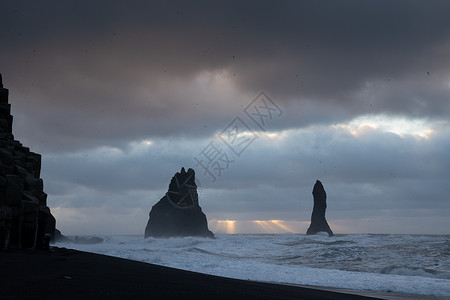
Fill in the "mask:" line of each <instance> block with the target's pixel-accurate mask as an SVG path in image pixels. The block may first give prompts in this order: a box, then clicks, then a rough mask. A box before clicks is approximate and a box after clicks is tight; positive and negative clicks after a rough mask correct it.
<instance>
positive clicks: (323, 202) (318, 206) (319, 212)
mask: <svg viewBox="0 0 450 300" xmlns="http://www.w3.org/2000/svg"><path fill="white" fill-rule="evenodd" d="M312 194H313V197H314V208H313V212H312V215H311V225H310V226H309V228H308V231H306V234H317V233H318V232H327V233H328V236H333V231H331V228H330V226H329V225H328V222H327V220H326V219H325V210H326V209H327V193H326V192H325V189H324V188H323V185H322V182H320V181H319V180H317V181H316V184H315V185H314V188H313V192H312Z"/></svg>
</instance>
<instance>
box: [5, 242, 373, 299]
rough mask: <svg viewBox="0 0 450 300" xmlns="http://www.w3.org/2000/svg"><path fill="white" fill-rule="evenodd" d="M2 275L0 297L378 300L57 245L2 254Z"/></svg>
mask: <svg viewBox="0 0 450 300" xmlns="http://www.w3.org/2000/svg"><path fill="white" fill-rule="evenodd" d="M0 274H1V275H0V286H1V288H0V290H1V292H0V299H350V300H351V299H376V298H371V297H365V296H359V295H353V294H346V293H338V292H332V291H324V290H318V289H312V288H304V287H296V286H288V285H278V284H270V283H261V282H254V281H245V280H237V279H230V278H223V277H217V276H212V275H205V274H200V273H194V272H189V271H183V270H177V269H172V268H166V267H161V266H157V265H152V264H147V263H142V262H137V261H131V260H126V259H121V258H115V257H109V256H103V255H98V254H93V253H86V252H80V251H75V250H70V249H65V248H56V247H55V248H53V249H52V250H51V251H31V250H17V251H9V252H0Z"/></svg>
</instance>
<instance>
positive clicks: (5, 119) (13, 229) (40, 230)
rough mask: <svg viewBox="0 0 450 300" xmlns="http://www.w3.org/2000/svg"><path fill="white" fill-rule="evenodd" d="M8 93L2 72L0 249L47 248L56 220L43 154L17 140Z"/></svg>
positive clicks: (0, 97)
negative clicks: (43, 170)
mask: <svg viewBox="0 0 450 300" xmlns="http://www.w3.org/2000/svg"><path fill="white" fill-rule="evenodd" d="M8 94H9V92H8V90H7V89H5V88H3V83H2V78H1V74H0V249H8V248H39V249H47V248H48V247H49V242H50V239H51V238H52V237H53V235H54V231H55V223H56V222H55V218H54V217H53V216H52V214H51V213H50V209H49V208H48V206H47V194H46V193H44V191H43V188H44V185H43V181H42V179H41V178H39V177H40V172H41V156H40V155H39V154H36V153H33V152H30V149H29V148H27V147H24V146H22V144H21V143H20V142H19V141H16V140H14V136H13V134H12V121H13V117H12V116H11V114H10V112H11V105H10V104H9V103H8Z"/></svg>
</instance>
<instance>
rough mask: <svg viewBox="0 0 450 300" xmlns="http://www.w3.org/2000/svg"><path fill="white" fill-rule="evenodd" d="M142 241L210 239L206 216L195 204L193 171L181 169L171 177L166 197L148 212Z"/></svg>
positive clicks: (195, 194)
mask: <svg viewBox="0 0 450 300" xmlns="http://www.w3.org/2000/svg"><path fill="white" fill-rule="evenodd" d="M149 215H150V218H149V220H148V223H147V227H145V237H146V238H147V237H150V236H152V237H176V236H202V237H210V238H213V237H214V234H213V233H212V232H211V231H210V230H209V229H208V222H207V221H206V215H205V214H204V213H203V211H202V209H201V207H200V205H199V204H198V194H197V185H196V184H195V172H194V170H193V169H188V171H187V172H186V170H185V169H184V168H181V171H180V172H177V173H176V174H175V175H174V176H173V177H172V180H171V182H170V185H169V190H168V191H167V193H166V195H165V196H164V197H162V198H161V200H159V201H158V203H156V204H155V205H154V206H153V207H152V210H151V211H150V214H149Z"/></svg>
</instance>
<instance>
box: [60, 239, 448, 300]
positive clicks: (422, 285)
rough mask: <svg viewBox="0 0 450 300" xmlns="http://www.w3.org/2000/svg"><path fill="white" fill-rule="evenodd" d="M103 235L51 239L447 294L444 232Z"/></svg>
mask: <svg viewBox="0 0 450 300" xmlns="http://www.w3.org/2000/svg"><path fill="white" fill-rule="evenodd" d="M102 238H103V239H104V242H103V243H99V244H92V245H85V244H72V243H56V244H55V246H57V247H65V248H71V249H77V250H82V251H87V252H94V253H99V254H105V255H110V256H116V257H121V258H126V259H132V260H137V261H142V262H146V263H152V264H157V265H162V266H168V267H173V268H178V269H183V270H190V271H195V272H200V273H206V274H212V275H219V276H224V277H231V278H238V279H249V280H257V281H266V282H277V283H287V284H301V285H311V286H322V287H333V288H344V289H354V290H369V291H381V292H396V293H408V294H416V295H434V296H440V297H450V235H400V234H389V235H381V234H349V235H344V234H343V235H336V236H334V237H328V236H323V235H314V236H306V235H299V234H255V235H251V234H217V235H216V238H215V239H208V238H198V237H183V238H167V239H156V238H147V239H144V237H143V236H102Z"/></svg>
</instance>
